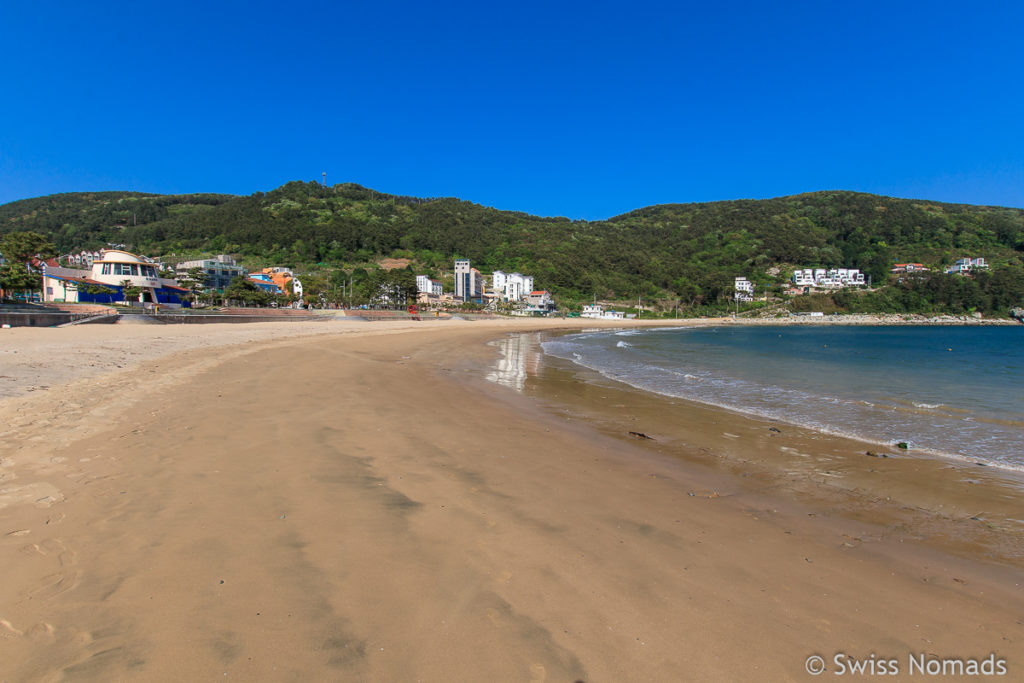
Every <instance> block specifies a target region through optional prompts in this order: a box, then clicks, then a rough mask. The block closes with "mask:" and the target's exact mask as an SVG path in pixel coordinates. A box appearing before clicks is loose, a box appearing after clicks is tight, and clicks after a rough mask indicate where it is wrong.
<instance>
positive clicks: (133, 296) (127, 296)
mask: <svg viewBox="0 0 1024 683" xmlns="http://www.w3.org/2000/svg"><path fill="white" fill-rule="evenodd" d="M121 292H122V293H123V295H124V300H125V301H127V302H129V303H130V302H132V301H138V300H139V295H140V294H142V287H136V286H135V285H133V284H132V283H131V282H129V281H128V280H121Z"/></svg>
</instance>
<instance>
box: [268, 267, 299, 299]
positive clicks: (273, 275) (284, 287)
mask: <svg viewBox="0 0 1024 683" xmlns="http://www.w3.org/2000/svg"><path fill="white" fill-rule="evenodd" d="M260 272H261V273H262V274H263V275H266V276H267V277H269V278H270V279H271V281H273V283H274V284H275V285H277V288H278V289H279V290H280V291H281V292H287V291H288V283H289V282H290V283H291V286H292V293H294V294H295V296H297V297H299V298H300V299H301V298H302V283H301V282H299V278H297V277H295V273H293V272H292V271H291V269H290V268H283V267H281V266H273V267H271V268H264V269H263V270H262V271H260Z"/></svg>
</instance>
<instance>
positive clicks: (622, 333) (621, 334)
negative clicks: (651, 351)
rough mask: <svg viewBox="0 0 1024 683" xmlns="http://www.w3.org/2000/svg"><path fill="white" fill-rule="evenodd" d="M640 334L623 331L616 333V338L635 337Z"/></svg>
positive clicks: (635, 331)
mask: <svg viewBox="0 0 1024 683" xmlns="http://www.w3.org/2000/svg"><path fill="white" fill-rule="evenodd" d="M638 334H640V332H639V331H638V330H621V331H619V332H616V333H615V336H616V337H635V336H636V335H638Z"/></svg>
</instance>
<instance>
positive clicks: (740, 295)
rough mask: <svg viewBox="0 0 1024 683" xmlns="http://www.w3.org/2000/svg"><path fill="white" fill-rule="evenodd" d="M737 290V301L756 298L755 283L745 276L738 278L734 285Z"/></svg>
mask: <svg viewBox="0 0 1024 683" xmlns="http://www.w3.org/2000/svg"><path fill="white" fill-rule="evenodd" d="M734 290H735V292H736V300H737V301H753V300H754V283H753V282H751V281H750V280H748V279H747V278H745V277H738V278H736V284H735V285H734Z"/></svg>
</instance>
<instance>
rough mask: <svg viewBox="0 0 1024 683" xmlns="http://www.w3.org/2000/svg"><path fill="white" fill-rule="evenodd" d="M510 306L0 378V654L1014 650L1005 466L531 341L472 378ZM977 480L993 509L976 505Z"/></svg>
mask: <svg viewBox="0 0 1024 683" xmlns="http://www.w3.org/2000/svg"><path fill="white" fill-rule="evenodd" d="M310 324H311V325H315V326H321V325H329V324H322V323H308V324H307V325H310ZM292 325H298V324H294V323H293V324H292ZM553 325H554V324H553V323H552V324H551V326H553ZM531 326H539V324H538V323H536V322H532V321H503V322H500V323H483V322H479V323H476V322H475V323H459V322H457V321H450V322H442V323H421V324H418V325H417V324H415V323H401V324H396V325H390V324H386V323H372V324H366V323H363V324H361V325H355V326H352V327H349V326H345V327H344V329H341V328H335V329H328V328H327V327H324V328H323V329H324V330H326V332H325V333H322V334H321V333H320V332H317V333H316V334H312V333H310V332H309V330H310V329H311V328H302V329H303V334H306V335H307V336H304V337H295V336H292V335H290V334H288V333H286V332H281V333H267V334H268V336H267V337H265V338H262V341H257V342H254V343H239V342H241V341H244V340H241V339H234V340H228V341H226V342H225V343H224V344H215V343H212V342H211V343H210V344H208V345H207V347H208V348H205V349H196V348H194V347H193V348H192V350H188V351H186V352H182V353H178V354H177V355H170V356H168V355H160V356H159V357H157V356H153V357H150V358H149V359H147V360H144V361H141V362H139V361H136V362H134V364H133V365H132V366H131V367H130V371H128V372H119V373H116V374H111V373H96V374H92V375H89V376H88V377H86V378H84V379H77V380H74V381H72V378H73V377H74V376H75V375H74V373H73V372H72V373H70V374H68V375H67V376H66V377H63V380H62V381H63V382H64V383H61V384H56V383H55V384H54V385H49V386H50V388H49V389H47V390H45V391H36V392H32V394H31V395H29V396H16V397H13V398H8V399H7V400H5V401H4V402H3V403H0V418H3V419H4V421H5V422H4V423H5V424H7V425H9V426H8V427H7V428H6V432H5V433H4V435H3V445H2V446H0V448H2V450H0V458H2V460H0V566H2V567H4V581H3V582H0V680H10V681H21V680H62V679H73V680H211V679H214V678H216V679H217V680H224V679H225V677H227V678H235V679H239V678H240V679H242V680H274V681H288V680H296V681H298V680H301V681H305V680H311V679H313V680H323V679H328V680H425V681H428V680H444V681H451V680H510V681H511V680H524V681H531V680H534V681H539V680H551V681H574V680H586V681H611V680H614V681H621V680H805V679H807V678H809V676H808V675H807V674H806V672H805V669H804V666H805V660H806V659H807V657H808V656H809V655H812V654H820V655H823V656H824V657H825V658H826V659H827V660H828V665H829V666H830V667H832V666H833V662H832V657H833V655H834V654H835V653H839V652H843V653H847V654H849V655H850V656H855V657H858V658H861V659H864V658H868V657H869V655H871V654H872V653H874V654H876V655H877V656H879V657H883V656H884V657H894V658H898V659H899V661H900V666H901V671H902V672H904V676H905V675H906V671H907V670H908V662H907V657H908V655H910V654H912V653H914V654H925V655H928V656H937V657H961V658H964V657H974V658H977V659H981V658H984V657H988V656H989V655H990V654H992V653H995V654H996V655H997V656H998V657H1002V658H1005V659H1006V662H1007V664H1006V665H1007V668H1008V670H1009V675H1008V678H1010V679H1012V678H1015V677H1017V676H1019V675H1021V673H1022V672H1024V660H1020V658H1019V655H1018V654H1017V653H1018V652H1019V649H1020V645H1019V644H1020V642H1021V639H1022V638H1024V626H1022V623H1021V622H1022V619H1024V595H1022V592H1021V590H1022V589H1021V586H1020V582H1021V580H1022V579H1021V576H1022V573H1021V556H1020V547H1021V546H1020V542H1021V535H1020V532H1019V528H1018V527H1016V526H1014V525H1012V524H1009V522H1008V521H1007V520H1010V519H1012V516H1013V511H1014V509H1015V505H1016V503H1015V500H1016V499H1014V498H1013V491H1014V488H1013V487H1014V486H1015V482H1013V481H1003V480H1001V479H1000V478H999V477H998V476H996V475H994V474H992V473H988V472H983V473H981V474H979V475H978V478H977V479H978V483H975V484H970V485H961V484H962V482H959V483H958V481H957V477H960V476H962V475H961V474H960V473H958V472H955V471H951V470H949V468H948V467H947V464H946V463H939V464H935V463H934V462H925V461H916V460H915V459H912V458H894V459H891V460H879V461H878V462H875V459H871V462H870V463H869V465H864V464H862V463H866V462H867V461H868V458H867V457H866V456H863V457H862V458H857V457H855V455H856V453H857V449H860V450H863V448H860V446H861V445H858V444H855V443H852V442H841V441H838V440H836V439H832V438H826V437H822V436H820V435H815V434H812V433H806V432H800V431H799V430H795V429H791V428H787V427H781V426H780V427H777V429H779V432H774V431H771V430H770V429H769V427H770V426H771V425H767V424H765V423H757V422H754V421H746V420H743V419H741V418H739V417H738V416H735V415H732V414H729V413H725V412H722V411H715V410H708V409H704V408H700V407H698V406H693V405H688V404H675V405H673V404H672V402H669V401H662V400H659V399H655V398H653V397H648V396H644V395H642V394H639V393H638V392H633V391H626V390H625V389H623V388H622V387H621V386H615V385H613V384H612V383H609V382H606V381H601V380H599V379H598V378H593V377H585V376H582V375H580V374H579V373H577V372H576V371H575V370H574V369H572V368H569V367H565V366H559V365H558V364H544V363H540V362H539V361H538V360H537V359H535V358H534V357H531V356H529V355H528V352H529V346H528V345H527V346H526V347H525V353H526V355H524V356H523V359H524V360H523V372H522V373H519V372H517V373H514V374H515V375H516V377H520V378H521V375H522V374H523V373H525V374H526V378H525V381H524V382H523V384H522V392H518V391H514V390H510V389H509V388H507V387H506V386H502V385H500V384H496V383H491V382H487V381H485V380H483V379H482V378H481V374H482V373H481V368H482V367H483V366H485V365H487V364H490V363H491V362H492V361H493V359H494V357H495V356H496V355H497V354H498V351H500V350H501V349H500V348H495V346H493V345H488V343H487V342H489V341H491V340H494V339H496V338H502V339H508V337H507V335H508V333H509V332H510V331H513V330H522V329H528V328H530V327H531ZM588 326H589V325H588ZM210 327H211V328H212V327H219V326H210ZM79 329H86V328H79ZM114 329H116V328H114ZM166 329H167V328H158V329H157V330H156V331H153V330H149V328H132V332H131V335H133V336H134V338H135V339H136V342H135V345H134V347H133V348H137V349H142V348H145V347H146V344H147V343H149V344H150V347H152V341H148V342H147V340H149V339H150V338H151V336H152V335H156V334H159V333H160V331H161V330H166ZM252 329H253V330H256V328H255V327H254V328H252ZM274 329H278V328H274ZM39 332H47V330H41V331H39ZM48 332H51V333H54V332H57V333H61V332H63V330H49V331H48ZM121 332H122V333H124V334H128V332H126V331H125V330H122V331H121ZM189 332H190V333H193V334H194V333H195V330H190V331H189ZM335 332H338V333H335ZM75 334H77V333H75ZM86 334H88V335H101V336H102V335H105V334H112V333H111V332H88V333H86ZM182 334H184V333H182ZM204 334H205V335H207V338H208V339H212V338H214V337H217V335H218V334H219V332H218V331H217V330H206V331H204ZM225 334H227V332H225ZM230 334H238V331H237V330H236V331H233V332H231V333H230ZM147 335H149V337H147ZM69 337H70V335H69ZM13 338H14V337H11V339H13ZM96 339H100V337H96V338H92V337H90V338H89V340H90V341H91V342H93V343H96ZM517 344H518V342H517ZM30 346H32V344H30ZM72 346H73V345H72ZM499 347H500V345H499ZM168 348H173V345H171V346H169V347H168ZM140 353H142V352H141V351H140ZM168 368H173V372H168ZM0 374H8V373H0ZM581 379H582V380H584V381H581ZM67 382H70V383H67ZM632 425H635V427H634V428H631V429H626V427H630V426H632ZM629 431H637V432H643V433H644V434H647V435H648V436H651V437H653V439H639V438H637V437H631V436H630V435H629V434H628V432H629ZM783 449H791V450H783ZM793 463H800V464H799V465H795V464H793ZM824 463H828V465H827V467H828V470H827V471H828V472H833V471H834V472H837V473H838V474H837V475H836V476H831V475H829V476H826V475H824V474H823V473H822V472H823V464H824ZM871 469H874V470H875V471H874V472H871V471H869V470H871ZM877 480H882V481H883V482H885V483H883V484H878V483H876V482H877ZM936 491H941V492H942V493H941V494H936V493H935V492H936ZM947 493H948V494H949V495H950V496H951V497H950V498H946V495H947ZM887 499H888V500H887ZM983 502H984V503H985V504H986V505H987V506H989V508H991V510H994V511H993V512H990V513H989V517H988V518H987V519H988V520H989V521H988V523H989V524H995V525H996V526H999V525H1003V529H1002V530H1001V531H1000V530H997V529H993V528H989V527H988V526H984V524H982V526H984V530H983V531H981V530H979V532H978V533H974V532H973V531H972V529H973V528H974V527H972V526H971V524H975V525H978V524H979V523H978V522H975V521H973V520H970V519H969V518H967V517H966V512H964V511H965V510H967V509H970V507H971V506H973V505H975V504H981V503H983ZM939 505H942V506H952V505H955V506H957V507H956V510H957V511H955V512H947V510H948V508H946V507H943V508H942V509H939V508H938V507H937V506H939ZM906 508H912V510H908V509H906ZM973 516H977V515H973ZM1017 516H1018V517H1024V515H1020V514H1018V515H1017ZM982 518H983V517H979V519H982ZM996 518H998V519H996ZM992 520H996V521H992Z"/></svg>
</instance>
